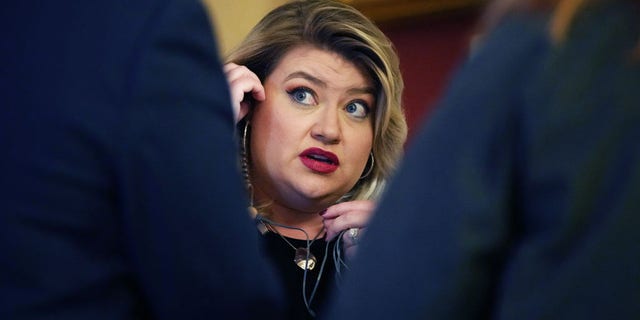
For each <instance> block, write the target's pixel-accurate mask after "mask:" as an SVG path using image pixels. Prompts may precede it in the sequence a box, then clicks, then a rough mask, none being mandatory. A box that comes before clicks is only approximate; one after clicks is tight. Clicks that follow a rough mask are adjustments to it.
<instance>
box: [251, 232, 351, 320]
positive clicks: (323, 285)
mask: <svg viewBox="0 0 640 320" xmlns="http://www.w3.org/2000/svg"><path fill="white" fill-rule="evenodd" d="M310 237H312V236H310ZM285 238H286V240H287V241H289V242H290V243H291V244H292V245H293V246H294V247H296V248H306V247H307V241H305V240H298V239H292V238H288V237H285ZM263 240H264V246H265V250H266V252H267V254H268V256H269V258H270V259H271V261H272V262H273V264H274V265H275V266H276V268H277V270H278V271H279V276H280V278H281V280H282V282H283V283H284V288H285V295H286V297H287V305H288V309H287V319H313V317H312V316H311V314H310V313H309V312H308V311H307V308H306V306H305V303H304V298H303V296H302V292H303V291H302V290H303V284H304V283H305V280H304V276H305V275H304V273H305V272H304V270H303V269H302V268H300V267H298V266H297V265H296V263H295V262H294V256H295V249H294V248H293V247H292V246H290V245H289V244H288V243H287V242H286V241H285V240H284V239H283V238H282V237H281V236H280V235H278V234H276V233H274V232H267V233H265V234H264V235H263ZM310 240H311V239H310ZM335 245H336V241H335V240H333V241H330V242H329V243H328V246H327V242H326V241H324V239H316V240H315V241H314V242H313V243H312V244H311V253H312V254H313V255H314V256H315V257H316V259H317V264H316V266H315V268H314V269H313V270H308V271H307V277H306V288H305V289H306V293H307V297H310V296H311V294H312V292H313V289H314V287H315V285H316V281H317V279H318V277H320V282H319V283H318V287H317V290H316V293H315V295H314V298H313V300H311V303H310V309H311V310H312V311H314V312H315V313H316V315H320V314H322V310H323V308H324V307H325V304H326V301H327V298H328V296H329V295H330V294H331V289H332V286H333V284H334V283H336V282H337V281H336V276H337V275H336V263H334V258H333V250H334V248H335ZM325 250H326V252H327V255H326V257H327V259H326V261H325V263H324V270H323V269H322V261H323V259H324V257H325ZM342 258H343V259H345V258H344V256H343V257H342ZM344 269H345V268H344V267H342V268H341V269H340V270H342V272H344V271H345V270H344ZM337 283H339V282H337Z"/></svg>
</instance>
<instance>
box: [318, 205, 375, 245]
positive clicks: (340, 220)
mask: <svg viewBox="0 0 640 320" xmlns="http://www.w3.org/2000/svg"><path fill="white" fill-rule="evenodd" d="M375 208H376V203H375V202H373V201H371V200H355V201H348V202H342V203H338V204H335V205H333V206H331V207H329V208H327V210H326V211H325V212H324V213H322V217H323V218H324V227H325V229H326V230H327V235H326V240H327V241H330V240H331V239H333V238H334V237H335V236H336V235H338V234H340V232H342V231H343V230H347V232H345V233H344V235H343V236H342V241H343V244H344V250H345V253H346V255H347V257H352V256H353V255H354V254H355V250H356V246H357V244H358V239H359V238H360V237H362V233H363V230H364V228H365V227H366V226H367V224H368V223H369V220H370V219H371V216H372V215H373V211H374V210H375Z"/></svg>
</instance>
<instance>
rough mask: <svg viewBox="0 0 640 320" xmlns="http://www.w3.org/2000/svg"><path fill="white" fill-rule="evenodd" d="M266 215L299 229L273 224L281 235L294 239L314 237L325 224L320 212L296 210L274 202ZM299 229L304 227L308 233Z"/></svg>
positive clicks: (270, 218) (279, 222) (272, 219)
mask: <svg viewBox="0 0 640 320" xmlns="http://www.w3.org/2000/svg"><path fill="white" fill-rule="evenodd" d="M267 211H268V212H265V213H264V215H265V216H266V217H267V218H268V219H269V220H271V221H273V222H275V223H278V224H282V225H285V226H287V227H293V228H297V229H289V228H284V227H279V226H277V225H272V227H273V228H274V229H275V230H276V231H277V232H279V233H280V234H281V235H283V236H285V237H289V238H293V239H301V240H307V239H313V238H314V237H316V235H318V234H320V233H321V232H322V231H323V229H324V225H323V223H322V216H320V212H304V211H299V210H294V209H291V208H287V207H283V206H280V205H278V204H276V203H273V204H272V205H271V206H269V208H268V209H267ZM299 229H302V230H304V231H305V232H306V234H305V233H304V232H302V231H300V230H299Z"/></svg>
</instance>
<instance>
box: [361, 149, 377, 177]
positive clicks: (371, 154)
mask: <svg viewBox="0 0 640 320" xmlns="http://www.w3.org/2000/svg"><path fill="white" fill-rule="evenodd" d="M369 158H370V159H371V160H370V161H367V164H369V163H371V166H369V170H367V173H365V174H363V175H362V176H360V180H362V179H364V178H366V177H368V176H369V175H370V174H371V172H372V171H373V166H374V165H375V164H376V159H375V158H374V157H373V152H370V153H369Z"/></svg>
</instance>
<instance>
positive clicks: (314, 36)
mask: <svg viewBox="0 0 640 320" xmlns="http://www.w3.org/2000/svg"><path fill="white" fill-rule="evenodd" d="M300 45H312V46H315V47H318V48H320V49H323V50H328V51H331V52H335V53H338V54H339V55H341V56H342V57H344V58H345V59H346V60H348V61H350V62H352V63H353V64H354V65H356V66H357V67H358V68H360V69H361V70H362V71H363V72H364V74H365V75H368V76H369V77H371V79H372V80H373V83H374V86H375V89H376V108H375V114H374V123H373V130H374V137H373V147H372V153H373V155H374V157H375V165H374V166H373V169H372V171H371V173H370V174H369V175H367V176H366V177H365V178H362V179H360V180H359V181H358V182H357V183H356V185H355V186H354V187H353V188H352V189H351V191H349V192H348V193H347V194H346V195H345V196H344V197H343V198H342V199H340V201H347V200H356V199H375V198H376V197H378V196H379V195H380V193H381V192H382V191H383V189H384V186H385V183H386V181H387V179H388V178H389V177H390V176H391V174H392V173H393V172H394V170H395V168H396V166H397V164H398V162H399V160H400V158H401V156H402V153H403V145H404V142H405V140H406V137H407V124H406V120H405V116H404V112H403V108H402V101H401V100H402V90H403V87H404V84H403V81H402V76H401V73H400V68H399V62H398V56H397V54H396V52H395V49H394V47H393V45H392V43H391V41H389V39H388V38H387V37H386V36H385V35H384V33H382V31H381V30H380V29H379V28H378V27H377V26H375V25H374V23H373V22H371V21H370V20H369V19H368V18H366V17H365V16H364V15H362V14H361V13H360V12H359V11H357V10H356V9H354V8H353V7H351V6H349V5H346V4H344V3H340V2H337V1H332V0H307V1H304V0H302V1H300V0H299V1H292V2H289V3H287V4H284V5H282V6H280V7H277V8H276V9H274V10H272V11H271V12H269V13H268V14H267V15H266V16H265V17H264V18H262V20H260V22H258V24H257V25H256V26H255V27H254V28H253V29H252V30H251V31H250V33H249V34H248V36H247V37H246V38H245V39H244V40H243V41H242V42H241V43H240V44H239V45H238V46H237V47H236V48H234V49H233V50H232V51H231V53H230V54H229V56H228V57H227V62H234V63H236V64H239V65H244V66H246V67H247V68H249V69H250V70H251V71H252V72H254V73H255V74H256V75H257V76H258V77H259V78H260V80H261V81H262V82H264V80H265V79H266V78H267V77H268V76H269V75H270V74H271V72H272V71H273V69H274V68H275V67H276V66H277V65H278V63H279V62H280V59H281V58H282V57H283V56H284V55H285V54H286V53H287V52H288V51H289V50H291V49H293V48H294V47H297V46H300ZM241 125H243V124H241ZM247 151H248V150H247ZM248 153H249V156H250V152H248ZM369 165H370V163H368V164H367V168H365V171H366V170H368V166H369Z"/></svg>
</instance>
